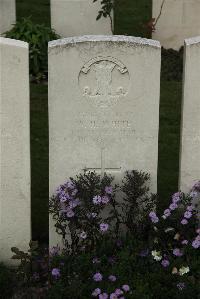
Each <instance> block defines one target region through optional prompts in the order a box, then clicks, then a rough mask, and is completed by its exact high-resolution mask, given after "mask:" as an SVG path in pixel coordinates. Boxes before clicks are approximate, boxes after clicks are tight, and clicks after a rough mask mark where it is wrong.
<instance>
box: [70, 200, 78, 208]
mask: <svg viewBox="0 0 200 299" xmlns="http://www.w3.org/2000/svg"><path fill="white" fill-rule="evenodd" d="M78 205H80V200H79V199H72V200H71V201H70V202H69V207H70V209H73V208H76V207H77V206H78Z"/></svg>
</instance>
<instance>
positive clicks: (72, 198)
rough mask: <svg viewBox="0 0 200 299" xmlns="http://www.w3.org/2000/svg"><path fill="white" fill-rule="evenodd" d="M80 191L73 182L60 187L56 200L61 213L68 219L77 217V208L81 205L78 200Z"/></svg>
mask: <svg viewBox="0 0 200 299" xmlns="http://www.w3.org/2000/svg"><path fill="white" fill-rule="evenodd" d="M77 192H78V190H77V189H76V186H75V185H74V183H73V182H71V181H67V182H66V183H64V184H63V185H60V186H59V187H58V189H57V190H56V194H55V195H56V198H57V200H58V201H59V206H60V213H61V214H63V215H64V216H66V217H67V218H72V217H74V216H75V208H76V207H77V206H78V205H80V201H79V199H78V198H76V195H77Z"/></svg>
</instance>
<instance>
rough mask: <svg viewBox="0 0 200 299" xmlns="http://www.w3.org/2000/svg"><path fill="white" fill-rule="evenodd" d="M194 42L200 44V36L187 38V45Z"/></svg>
mask: <svg viewBox="0 0 200 299" xmlns="http://www.w3.org/2000/svg"><path fill="white" fill-rule="evenodd" d="M194 44H200V36H195V37H191V38H187V39H185V45H186V46H192V45H194Z"/></svg>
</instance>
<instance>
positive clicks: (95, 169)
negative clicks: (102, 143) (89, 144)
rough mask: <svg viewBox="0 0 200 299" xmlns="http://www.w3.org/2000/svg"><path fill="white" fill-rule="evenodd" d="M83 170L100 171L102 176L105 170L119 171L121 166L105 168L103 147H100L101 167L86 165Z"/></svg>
mask: <svg viewBox="0 0 200 299" xmlns="http://www.w3.org/2000/svg"><path fill="white" fill-rule="evenodd" d="M84 170H86V171H96V172H100V173H101V176H102V177H103V176H104V174H105V173H106V172H120V171H121V167H118V168H114V167H111V168H107V167H106V161H105V148H101V167H98V168H88V167H86V168H85V169H84Z"/></svg>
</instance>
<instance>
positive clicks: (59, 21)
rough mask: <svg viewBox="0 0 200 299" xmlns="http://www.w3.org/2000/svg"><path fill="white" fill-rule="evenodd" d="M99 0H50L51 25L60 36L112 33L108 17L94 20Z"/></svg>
mask: <svg viewBox="0 0 200 299" xmlns="http://www.w3.org/2000/svg"><path fill="white" fill-rule="evenodd" d="M100 8H101V5H100V1H99V0H98V1H97V2H95V3H93V0H51V26H52V28H53V29H55V30H56V32H57V33H58V34H59V35H60V36H62V37H69V36H79V35H85V34H112V32H111V26H110V20H109V18H104V17H102V18H101V19H100V20H98V21H96V17H97V15H98V11H99V10H100Z"/></svg>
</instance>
